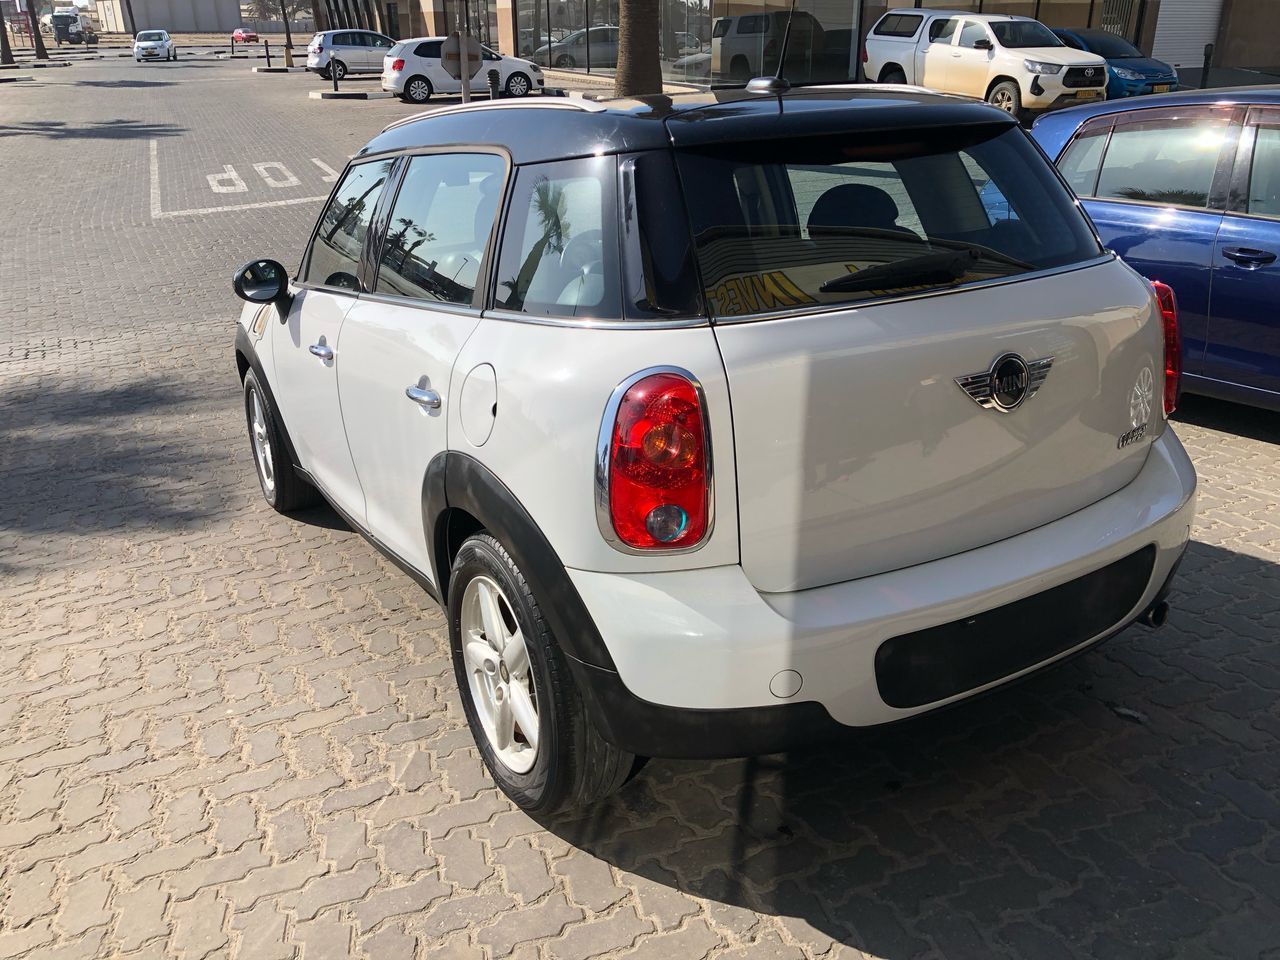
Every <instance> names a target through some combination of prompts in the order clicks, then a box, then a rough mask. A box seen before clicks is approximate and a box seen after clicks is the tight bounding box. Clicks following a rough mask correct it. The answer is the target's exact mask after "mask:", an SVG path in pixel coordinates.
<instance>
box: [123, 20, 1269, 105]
mask: <svg viewBox="0 0 1280 960" xmlns="http://www.w3.org/2000/svg"><path fill="white" fill-rule="evenodd" d="M115 2H118V0H115ZM135 2H145V0H135ZM156 2H166V0H156ZM167 2H177V0H167ZM315 6H316V12H317V15H318V18H319V22H318V26H317V29H326V28H327V27H325V26H323V24H326V23H327V24H331V25H332V26H334V27H365V28H368V29H372V30H378V31H381V32H383V33H386V34H388V35H389V36H392V37H395V38H397V39H398V38H401V37H414V36H428V35H441V34H446V33H449V32H451V31H452V30H454V29H466V30H468V31H469V32H470V33H471V34H473V35H474V36H477V37H479V38H480V40H481V42H483V43H486V44H488V45H489V46H491V47H493V48H495V49H498V50H501V52H503V53H509V54H515V55H517V56H523V57H528V58H530V59H533V60H536V61H537V62H539V63H542V64H543V65H546V66H552V67H559V68H561V69H569V70H582V71H586V72H590V73H602V74H606V75H608V74H611V73H613V71H614V68H615V66H616V64H617V43H618V30H617V24H618V0H317V2H316V4H315ZM901 7H923V8H936V9H946V10H959V11H963V12H971V13H1009V14H1016V15H1019V16H1027V17H1034V18H1036V19H1037V20H1040V21H1041V22H1043V23H1045V24H1047V25H1048V26H1050V27H1084V28H1095V29H1103V30H1108V31H1111V32H1113V33H1116V34H1118V35H1120V36H1122V37H1124V38H1126V39H1128V40H1130V41H1132V42H1133V43H1134V44H1135V45H1136V46H1138V47H1139V48H1140V49H1141V50H1142V51H1144V52H1146V53H1148V54H1150V55H1152V56H1155V57H1157V58H1159V59H1161V60H1165V61H1167V62H1169V63H1171V64H1173V65H1174V66H1176V67H1178V68H1180V69H1183V70H1188V69H1193V68H1194V69H1196V70H1197V78H1198V68H1199V67H1200V66H1201V65H1202V64H1203V62H1204V48H1205V44H1208V43H1212V44H1214V45H1215V50H1214V55H1213V60H1212V65H1213V66H1214V67H1220V68H1233V69H1232V72H1231V73H1230V82H1240V72H1241V71H1245V72H1247V71H1260V73H1259V80H1258V81H1257V82H1267V81H1268V80H1270V81H1271V82H1274V79H1275V77H1280V0H798V2H797V4H796V16H795V18H794V20H793V22H792V31H791V37H790V40H789V41H788V43H787V62H786V64H785V65H784V66H785V73H786V75H787V77H788V78H790V79H791V80H792V82H833V81H842V80H843V81H847V80H849V79H854V78H857V79H861V77H860V74H859V61H860V59H861V58H860V51H861V48H862V40H863V38H864V37H865V36H866V32H867V30H869V29H870V28H871V26H872V25H873V24H874V23H875V22H876V21H877V20H878V19H879V18H880V17H881V15H883V14H884V12H885V11H886V10H888V9H892V8H901ZM789 9H790V0H659V10H660V22H659V24H658V30H659V45H660V47H661V51H662V54H661V55H662V68H663V74H664V76H665V77H666V78H667V79H668V80H671V81H677V82H681V81H683V82H687V83H692V84H696V85H700V86H701V85H707V84H716V83H736V82H742V81H743V80H745V79H746V78H747V77H749V76H753V75H756V74H759V73H763V72H766V71H768V72H773V71H774V70H775V69H776V68H777V65H778V64H777V51H778V50H779V49H780V48H781V41H782V35H783V32H784V31H785V28H786V21H787V12H788V10H789Z"/></svg>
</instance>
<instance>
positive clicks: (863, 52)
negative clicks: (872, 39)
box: [862, 43, 867, 63]
mask: <svg viewBox="0 0 1280 960" xmlns="http://www.w3.org/2000/svg"><path fill="white" fill-rule="evenodd" d="M862 62H863V63H866V62H867V45H866V44H865V43H864V44H863V45H862Z"/></svg>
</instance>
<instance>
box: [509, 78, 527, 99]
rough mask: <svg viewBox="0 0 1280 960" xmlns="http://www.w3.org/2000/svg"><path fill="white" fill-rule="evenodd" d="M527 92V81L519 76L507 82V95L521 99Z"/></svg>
mask: <svg viewBox="0 0 1280 960" xmlns="http://www.w3.org/2000/svg"><path fill="white" fill-rule="evenodd" d="M528 92H529V81H528V80H526V79H525V78H524V77H523V76H521V75H520V74H516V75H515V76H514V77H512V78H511V79H510V80H508V81H507V93H509V94H511V95H512V96H513V97H523V96H524V95H525V94H527V93H528Z"/></svg>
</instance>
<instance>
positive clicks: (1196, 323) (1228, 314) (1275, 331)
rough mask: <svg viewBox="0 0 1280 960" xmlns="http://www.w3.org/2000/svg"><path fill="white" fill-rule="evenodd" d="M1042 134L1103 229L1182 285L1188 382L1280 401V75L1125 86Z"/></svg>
mask: <svg viewBox="0 0 1280 960" xmlns="http://www.w3.org/2000/svg"><path fill="white" fill-rule="evenodd" d="M1033 134H1034V136H1035V138H1036V139H1037V140H1038V141H1039V142H1040V144H1041V146H1043V147H1044V149H1045V151H1046V152H1047V153H1048V154H1049V155H1050V156H1051V157H1054V158H1055V159H1056V160H1057V162H1058V166H1059V168H1060V169H1061V170H1062V174H1063V176H1064V177H1066V179H1067V182H1068V183H1070V184H1071V187H1072V189H1074V190H1075V191H1076V193H1077V194H1078V195H1079V196H1080V198H1081V200H1082V202H1083V204H1084V207H1085V209H1086V210H1087V211H1088V212H1089V216H1090V217H1091V218H1092V219H1093V222H1094V224H1095V225H1096V227H1097V229H1098V233H1099V235H1100V236H1101V237H1102V241H1103V243H1104V244H1106V245H1107V246H1108V247H1110V248H1111V249H1112V250H1114V251H1115V252H1116V253H1118V254H1120V256H1122V257H1123V258H1124V259H1125V261H1126V262H1127V263H1128V264H1129V265H1130V266H1132V267H1133V268H1134V269H1135V270H1137V271H1138V272H1140V273H1142V274H1143V275H1145V276H1147V277H1151V278H1152V279H1156V280H1162V281H1164V282H1165V283H1167V284H1169V286H1171V287H1172V288H1173V289H1174V291H1175V292H1176V293H1177V297H1178V306H1179V308H1180V310H1179V316H1180V318H1181V323H1182V348H1183V360H1182V362H1183V370H1184V382H1185V388H1186V389H1187V390H1189V391H1191V392H1193V393H1200V394H1207V395H1209V396H1215V397H1221V398H1224V399H1227V400H1235V401H1238V402H1240V403H1248V404H1252V405H1253V406H1258V407H1265V408H1267V409H1271V410H1280V310H1277V306H1276V305H1277V304H1280V263H1278V262H1277V259H1276V258H1277V256H1280V89H1277V88H1275V87H1241V88H1239V89H1235V90H1221V89H1215V90H1205V91H1192V92H1185V93H1169V94H1160V95H1157V96H1151V97H1143V98H1142V99H1141V100H1115V101H1110V102H1108V103H1105V104H1097V105H1095V106H1092V107H1080V108H1077V109H1075V110H1066V111H1062V112H1060V113H1055V114H1053V115H1052V116H1049V117H1045V118H1043V119H1041V120H1040V121H1038V122H1037V123H1036V125H1035V126H1034V127H1033Z"/></svg>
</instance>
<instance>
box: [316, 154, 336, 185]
mask: <svg viewBox="0 0 1280 960" xmlns="http://www.w3.org/2000/svg"><path fill="white" fill-rule="evenodd" d="M311 162H312V163H314V164H315V165H316V166H317V167H319V168H320V169H321V171H322V172H323V173H324V176H323V177H321V178H320V179H321V180H323V181H324V182H325V183H333V182H334V181H335V180H337V179H338V171H337V170H335V169H333V167H331V166H329V165H328V164H327V163H325V162H324V161H323V160H321V159H319V158H318V157H312V158H311Z"/></svg>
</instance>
